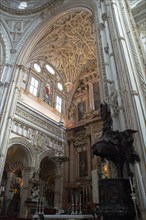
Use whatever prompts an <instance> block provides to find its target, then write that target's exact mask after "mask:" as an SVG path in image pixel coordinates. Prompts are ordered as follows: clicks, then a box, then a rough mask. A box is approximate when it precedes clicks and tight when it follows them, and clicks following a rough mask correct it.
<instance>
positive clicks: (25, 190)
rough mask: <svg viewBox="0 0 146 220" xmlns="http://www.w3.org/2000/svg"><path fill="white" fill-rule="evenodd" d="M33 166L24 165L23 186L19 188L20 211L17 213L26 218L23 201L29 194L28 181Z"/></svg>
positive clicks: (25, 207)
mask: <svg viewBox="0 0 146 220" xmlns="http://www.w3.org/2000/svg"><path fill="white" fill-rule="evenodd" d="M33 170H34V168H32V167H25V168H24V172H23V186H22V188H21V193H20V198H21V203H20V210H21V213H19V218H26V217H27V206H26V203H25V201H26V200H27V198H28V196H29V193H30V192H29V191H30V183H29V180H30V178H31V176H32V172H33Z"/></svg>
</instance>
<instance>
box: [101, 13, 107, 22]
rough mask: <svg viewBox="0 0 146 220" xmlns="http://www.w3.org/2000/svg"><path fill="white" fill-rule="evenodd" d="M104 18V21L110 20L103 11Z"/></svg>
mask: <svg viewBox="0 0 146 220" xmlns="http://www.w3.org/2000/svg"><path fill="white" fill-rule="evenodd" d="M102 20H103V21H107V20H108V16H107V13H103V14H102Z"/></svg>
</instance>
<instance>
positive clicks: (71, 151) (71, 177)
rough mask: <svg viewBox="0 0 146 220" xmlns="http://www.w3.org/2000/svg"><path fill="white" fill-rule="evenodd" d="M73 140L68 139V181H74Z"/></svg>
mask: <svg viewBox="0 0 146 220" xmlns="http://www.w3.org/2000/svg"><path fill="white" fill-rule="evenodd" d="M73 171H74V142H73V140H70V182H73V181H74V172H73Z"/></svg>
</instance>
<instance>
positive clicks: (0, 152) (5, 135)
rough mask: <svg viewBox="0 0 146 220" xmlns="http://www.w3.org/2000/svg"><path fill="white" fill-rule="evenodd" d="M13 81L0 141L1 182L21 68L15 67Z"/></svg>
mask: <svg viewBox="0 0 146 220" xmlns="http://www.w3.org/2000/svg"><path fill="white" fill-rule="evenodd" d="M13 74H15V75H14V77H13V80H12V84H11V85H10V88H9V89H10V92H9V99H8V100H7V111H6V112H5V117H4V118H3V122H2V127H1V137H2V138H1V140H0V182H1V178H2V173H3V169H4V164H5V159H6V155H7V146H8V140H9V135H10V131H11V124H12V119H13V114H14V111H15V108H16V103H17V98H18V95H19V89H18V86H19V84H20V80H21V77H20V76H21V74H22V69H21V67H18V66H17V68H16V67H14V69H13Z"/></svg>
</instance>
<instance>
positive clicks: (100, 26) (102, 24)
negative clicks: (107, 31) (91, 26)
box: [98, 23, 105, 31]
mask: <svg viewBox="0 0 146 220" xmlns="http://www.w3.org/2000/svg"><path fill="white" fill-rule="evenodd" d="M98 27H99V30H100V31H102V30H103V29H104V28H105V25H104V23H100V24H99V26H98Z"/></svg>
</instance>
